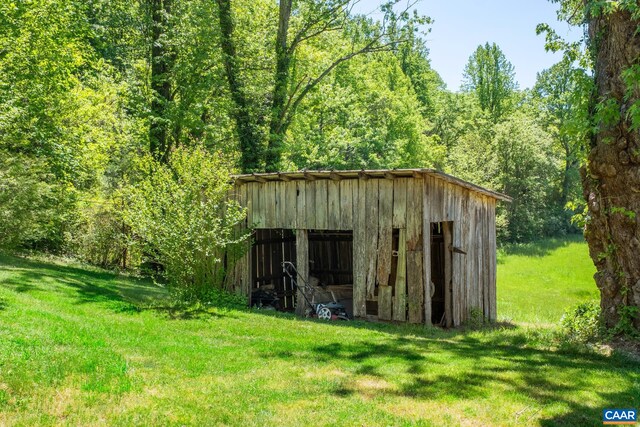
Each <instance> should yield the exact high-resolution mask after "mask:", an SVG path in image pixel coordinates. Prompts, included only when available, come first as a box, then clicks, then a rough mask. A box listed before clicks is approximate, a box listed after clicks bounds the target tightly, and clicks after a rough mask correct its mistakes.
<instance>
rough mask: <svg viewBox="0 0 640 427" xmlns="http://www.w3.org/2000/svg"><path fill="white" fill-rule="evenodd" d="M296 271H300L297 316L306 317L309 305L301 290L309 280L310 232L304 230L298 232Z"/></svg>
mask: <svg viewBox="0 0 640 427" xmlns="http://www.w3.org/2000/svg"><path fill="white" fill-rule="evenodd" d="M296 269H297V270H298V277H297V282H298V290H297V292H296V299H297V300H296V314H297V315H298V316H304V315H305V311H306V308H307V303H306V300H305V299H304V296H303V294H302V291H301V290H300V288H304V284H305V283H307V281H308V280H309V232H308V231H307V230H303V229H297V230H296Z"/></svg>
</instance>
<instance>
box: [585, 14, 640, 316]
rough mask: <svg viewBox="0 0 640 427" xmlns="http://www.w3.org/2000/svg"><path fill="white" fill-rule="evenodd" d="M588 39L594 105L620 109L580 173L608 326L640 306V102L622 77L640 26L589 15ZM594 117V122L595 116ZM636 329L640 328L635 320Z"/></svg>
mask: <svg viewBox="0 0 640 427" xmlns="http://www.w3.org/2000/svg"><path fill="white" fill-rule="evenodd" d="M588 23H589V38H590V43H591V47H592V49H593V50H592V52H593V54H594V57H595V93H594V96H595V97H596V98H595V99H594V101H596V102H600V103H601V105H605V104H602V103H603V102H607V100H610V101H611V100H613V101H615V102H616V103H617V105H618V106H619V110H618V111H619V113H620V120H619V121H617V123H615V124H611V123H604V122H602V121H601V122H600V123H595V124H596V125H598V131H597V132H596V133H594V135H593V136H592V140H591V147H590V148H591V150H590V153H589V156H588V163H587V166H586V167H585V168H583V169H582V170H581V175H582V181H583V192H584V197H585V199H586V201H587V204H588V209H589V216H590V219H589V221H588V222H587V227H586V233H585V236H586V239H587V241H588V243H589V252H590V255H591V258H592V259H593V262H594V263H595V265H596V267H597V273H596V274H595V280H596V284H597V285H598V288H599V289H600V295H601V307H602V313H603V316H604V319H605V323H606V325H607V326H609V327H613V326H615V325H616V324H617V323H618V321H619V320H620V318H621V307H623V306H635V307H640V234H639V230H640V224H639V221H640V133H638V131H637V130H635V131H634V130H633V129H632V126H631V118H629V117H628V115H627V111H628V110H629V108H630V107H631V105H633V104H634V103H635V102H638V100H639V99H640V96H639V95H640V94H639V93H638V90H637V88H636V89H635V90H634V91H633V92H632V93H631V96H625V94H627V86H626V85H625V82H624V80H623V76H622V73H623V71H625V70H627V69H628V68H629V67H631V66H632V65H635V64H637V63H638V60H639V59H640V36H639V35H638V33H637V29H638V24H639V22H638V21H636V20H633V19H632V18H631V15H630V14H629V12H627V11H625V10H617V11H615V12H611V13H606V14H602V15H599V16H589V17H588ZM592 117H595V116H593V115H592ZM635 326H636V327H637V328H638V327H640V321H639V319H637V318H636V322H635Z"/></svg>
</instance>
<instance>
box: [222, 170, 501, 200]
mask: <svg viewBox="0 0 640 427" xmlns="http://www.w3.org/2000/svg"><path fill="white" fill-rule="evenodd" d="M424 176H432V177H435V178H438V179H441V180H443V181H446V182H449V183H451V184H454V185H459V186H460V187H464V188H466V189H469V190H471V191H475V192H477V193H480V194H483V195H485V196H488V197H491V198H494V199H497V200H502V201H505V202H510V201H511V200H512V199H511V197H509V196H507V195H506V194H502V193H498V192H497V191H493V190H489V189H487V188H484V187H480V186H479V185H475V184H472V183H470V182H468V181H464V180H462V179H460V178H456V177H454V176H451V175H448V174H446V173H444V172H440V171H437V170H435V169H372V170H366V169H361V170H302V171H297V172H268V173H252V174H245V175H234V176H233V177H232V178H233V180H234V181H235V183H236V184H243V183H246V182H271V181H294V180H307V181H315V180H319V179H332V180H336V181H339V180H341V179H370V178H373V179H379V178H384V179H394V178H411V177H413V178H420V179H422V177H424Z"/></svg>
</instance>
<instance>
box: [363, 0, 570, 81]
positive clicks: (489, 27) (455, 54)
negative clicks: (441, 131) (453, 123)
mask: <svg viewBox="0 0 640 427" xmlns="http://www.w3.org/2000/svg"><path fill="white" fill-rule="evenodd" d="M406 1H407V0H402V1H401V2H400V4H399V5H398V6H402V5H403V4H404V3H405V2H406ZM380 3H381V1H380V0H361V1H360V3H358V4H357V5H356V8H355V9H354V11H355V12H356V13H365V14H371V16H372V17H374V18H380V17H381V16H380V14H379V12H378V13H376V12H375V11H376V10H377V8H378V7H379V5H380ZM556 8H557V5H556V4H552V3H550V2H549V1H548V0H419V1H418V3H417V4H416V5H415V6H414V9H417V10H418V12H419V13H420V14H422V15H427V16H429V17H431V19H433V21H434V22H433V23H432V24H431V32H430V33H429V34H427V35H426V36H425V38H426V40H427V47H428V48H429V51H430V52H429V57H430V59H431V66H432V67H433V68H434V69H435V70H436V71H437V72H438V74H440V76H441V77H442V79H443V80H444V82H445V83H446V84H447V88H448V89H449V90H452V91H457V90H459V88H460V84H461V82H462V73H463V70H464V67H465V65H466V63H467V61H468V59H469V56H470V55H471V54H472V53H473V52H474V51H475V50H476V48H477V47H478V45H480V44H484V43H485V42H489V43H492V42H495V43H496V44H498V46H500V48H501V49H502V51H503V52H504V54H505V56H506V58H507V60H509V62H511V63H512V64H513V66H514V68H515V72H516V80H517V81H518V83H519V85H520V89H524V88H530V87H532V86H533V85H534V84H535V81H536V73H538V72H540V71H542V70H544V69H546V68H549V67H550V66H551V65H553V64H555V63H556V62H558V61H559V60H560V58H561V54H560V53H557V54H553V53H551V52H546V51H545V49H544V35H539V36H538V35H536V25H538V24H539V23H547V24H549V25H551V27H552V28H554V29H555V30H556V31H557V32H558V34H559V35H561V36H563V37H565V38H567V39H569V40H577V39H578V38H579V37H580V35H581V30H580V29H578V28H573V29H571V28H570V27H569V26H568V25H567V24H566V23H562V22H558V20H557V18H556V13H555V12H556Z"/></svg>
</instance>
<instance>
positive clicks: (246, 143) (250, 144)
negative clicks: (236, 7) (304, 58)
mask: <svg viewBox="0 0 640 427" xmlns="http://www.w3.org/2000/svg"><path fill="white" fill-rule="evenodd" d="M216 1H217V3H218V19H219V20H220V38H221V40H220V44H221V47H222V54H223V55H222V58H223V62H224V69H225V74H226V77H227V82H228V83H229V91H230V92H231V98H232V100H233V102H234V104H235V108H234V110H233V119H234V121H235V123H236V132H237V134H238V140H239V141H240V156H241V158H240V167H241V169H242V172H244V173H249V172H261V171H262V170H261V169H262V167H261V161H260V159H261V154H262V153H261V151H262V150H261V144H260V141H261V140H260V135H259V133H258V132H257V130H256V125H255V124H254V121H253V120H252V117H251V114H250V112H249V109H250V105H249V100H248V99H247V97H246V95H245V93H244V87H243V85H242V82H241V80H240V73H239V70H238V65H237V63H236V61H237V59H238V55H237V51H236V45H235V42H234V40H233V32H234V23H233V16H232V14H231V0H216Z"/></svg>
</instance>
